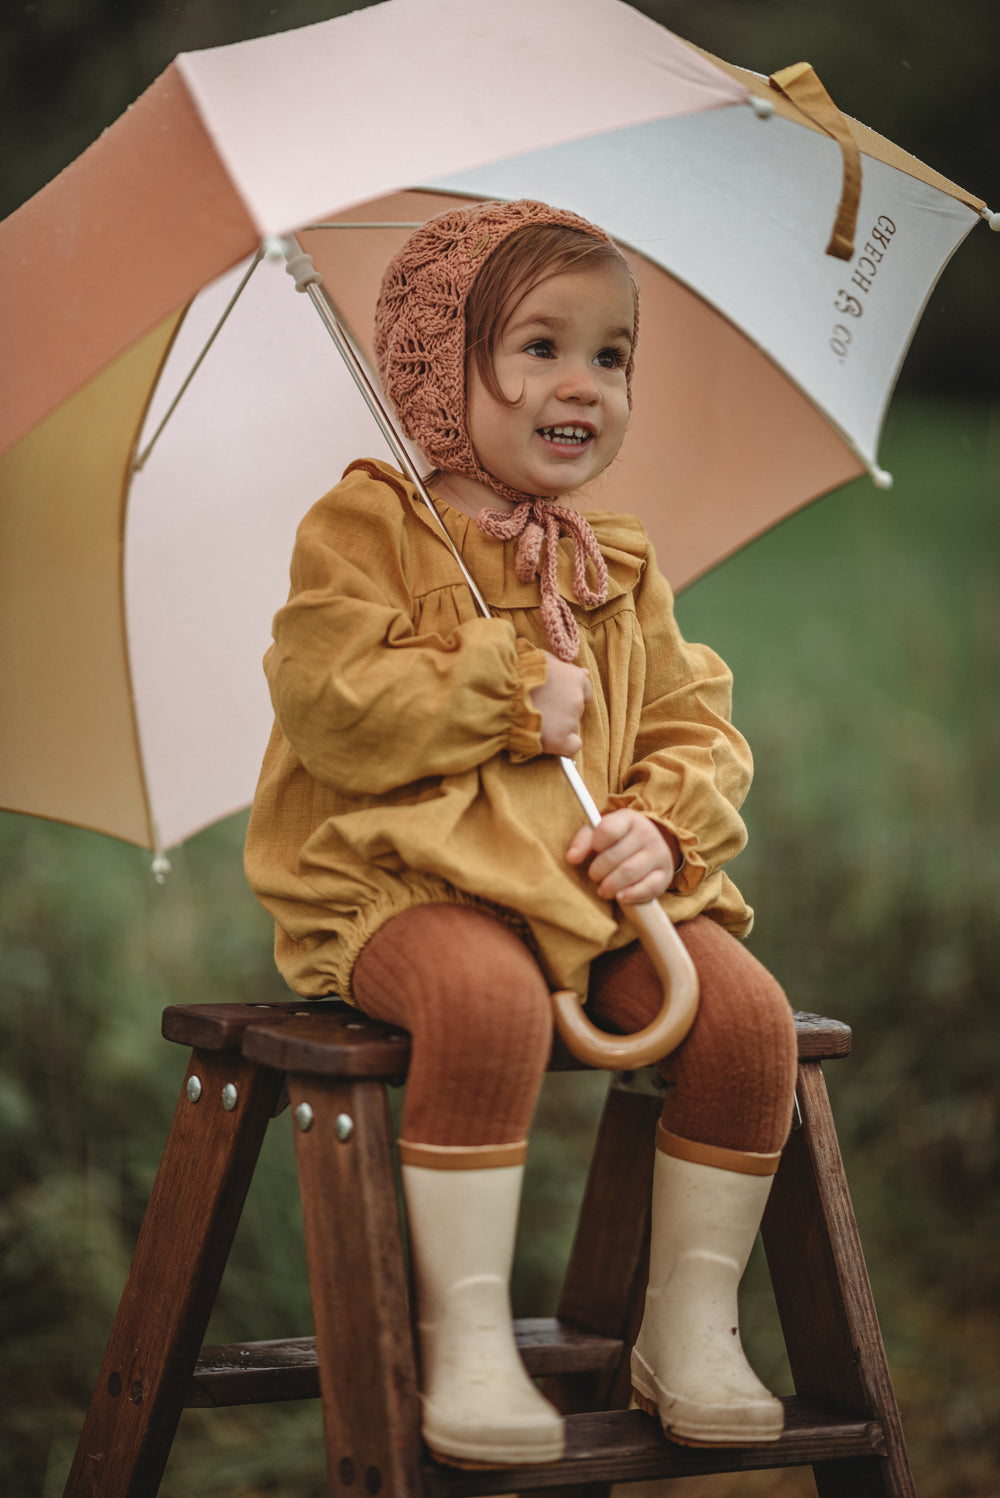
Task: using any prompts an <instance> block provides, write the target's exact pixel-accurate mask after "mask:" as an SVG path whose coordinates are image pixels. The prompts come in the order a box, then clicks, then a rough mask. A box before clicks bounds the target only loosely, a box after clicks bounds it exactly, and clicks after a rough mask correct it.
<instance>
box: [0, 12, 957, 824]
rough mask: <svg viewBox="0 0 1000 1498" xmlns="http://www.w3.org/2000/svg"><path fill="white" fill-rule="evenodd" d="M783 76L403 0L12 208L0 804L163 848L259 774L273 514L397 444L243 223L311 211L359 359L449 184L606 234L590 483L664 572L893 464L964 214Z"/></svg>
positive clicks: (141, 131)
mask: <svg viewBox="0 0 1000 1498" xmlns="http://www.w3.org/2000/svg"><path fill="white" fill-rule="evenodd" d="M428 79H441V80H447V84H446V86H445V84H444V83H442V84H441V85H440V87H439V88H438V89H437V90H433V89H432V90H431V91H430V96H429V91H428V85H427V80H428ZM484 80H488V84H489V87H488V90H487V89H485V88H484ZM805 81H806V85H807V86H808V85H809V84H810V75H808V74H806V75H805ZM784 82H785V84H786V86H787V87H788V88H789V90H790V96H787V97H786V95H785V94H783V93H781V92H779V91H777V90H776V89H775V88H773V87H771V86H770V85H769V84H768V82H767V80H762V79H759V78H757V77H755V76H753V75H748V74H744V73H741V72H740V71H739V70H738V69H734V68H731V67H728V66H725V65H721V64H719V63H717V62H716V61H715V60H713V59H711V58H708V57H706V56H704V55H703V54H701V53H699V52H698V51H696V50H695V49H693V48H691V47H689V46H688V45H687V44H685V43H683V42H682V41H680V40H679V39H678V38H676V37H674V36H673V35H671V33H669V32H667V31H666V30H664V29H663V28H662V27H660V26H657V25H656V24H655V23H653V22H651V21H649V20H647V19H646V18H645V17H643V16H641V15H639V14H638V13H637V12H636V11H634V10H632V9H631V8H630V7H629V6H627V5H624V4H620V3H618V0H545V3H544V4H539V3H538V0H508V3H507V4H505V5H504V6H503V7H489V8H478V7H471V6H469V5H468V4H467V3H464V0H389V3H387V4H384V5H379V6H374V7H372V8H370V9H367V10H364V11H360V12H356V13H353V14H351V15H349V16H346V17H343V18H341V19H337V20H334V21H329V22H325V23H322V24H320V25H318V26H312V27H307V28H304V29H303V30H301V31H296V32H289V33H285V34H282V35H279V36H275V37H270V38H266V39H263V40H260V41H253V42H246V43H241V44H239V45H237V46H231V47H222V48H217V49H212V50H211V51H207V52H202V53H194V54H187V55H185V56H182V57H180V58H178V60H177V61H176V62H175V63H174V64H173V66H172V67H171V68H170V69H168V70H167V72H166V73H165V74H164V75H163V76H162V77H161V78H160V79H159V80H158V81H157V82H156V83H155V84H154V85H153V86H152V88H151V89H149V90H148V91H147V93H146V94H145V95H143V97H142V98H141V99H140V100H139V101H138V102H137V103H136V104H135V105H134V106H133V108H132V109H131V110H130V111H129V112H128V113H127V114H126V115H125V116H124V117H123V118H122V119H121V120H120V121H119V122H117V124H115V125H114V126H112V128H111V129H110V130H109V131H107V132H105V134H104V135H103V136H102V137H101V139H100V140H99V141H98V142H97V143H96V144H95V145H94V146H93V147H91V149H90V150H89V151H88V152H86V153H85V154H84V156H82V157H81V158H80V159H79V161H77V162H76V163H74V164H73V165H72V166H71V167H70V168H68V169H67V171H65V172H64V173H62V174H61V175H60V176H59V177H58V178H57V179H56V180H55V181H54V182H53V183H52V184H50V185H49V187H48V188H46V189H44V190H43V191H42V192H41V193H39V194H38V195H37V196H36V197H35V198H33V199H32V200H31V201H30V202H29V203H27V204H26V205H25V206H24V207H23V208H22V209H21V210H19V211H18V213H16V214H14V215H12V217H11V218H10V219H8V220H7V221H6V223H4V224H3V225H0V263H2V264H3V266H4V275H3V277H0V308H2V310H0V319H2V325H3V328H4V337H5V349H6V358H5V361H4V376H3V378H4V383H5V386H6V387H7V388H6V389H5V392H4V401H3V403H2V404H3V414H2V417H0V422H2V425H0V453H2V456H0V496H2V498H0V569H2V573H0V611H2V612H0V691H2V693H3V699H4V703H5V717H4V721H3V724H2V726H0V804H3V805H4V806H6V807H8V808H10V809H13V810H19V811H26V812H31V813H35V814H40V815H45V816H50V817H54V818H58V819H60V820H65V821H70V822H74V823H78V824H80V825H83V826H88V827H92V828H97V829H99V830H102V831H106V832H109V833H112V834H113V835H115V836H118V837H122V838H125V839H127V840H129V841H132V842H135V843H138V844H141V845H144V846H148V847H150V848H164V847H169V846H170V845H172V844H173V843H175V842H178V841H180V840H182V839H183V838H184V837H186V836H188V835H189V834H190V833H191V832H193V831H194V830H196V829H197V828H198V827H200V826H203V825H206V824H207V823H209V822H211V821H213V820H215V819H216V818H217V817H219V816H222V815H225V814H226V813H228V812H230V811H232V810H235V809H237V808H238V807H240V806H242V805H245V804H246V802H247V801H248V800H249V799H250V796H251V795H252V792H253V787H254V783H255V780H256V775H257V770H258V766H259V760H260V753H261V750H262V747H263V744H264V741H265V739H266V734H267V729H268V724H269V720H270V706H269V703H268V701H267V695H266V690H265V687H264V683H263V677H262V673H261V671H260V657H261V655H262V653H263V650H264V649H265V648H266V645H267V640H268V629H267V626H268V621H269V618H270V615H271V614H272V613H273V611H274V609H275V608H276V607H277V606H278V605H279V604H280V603H281V601H282V600H283V597H284V593H285V588H286V577H287V559H288V556H289V554H290V550H291V545H292V538H293V533H294V527H295V524H296V522H297V520H298V518H299V517H300V515H301V514H302V513H303V512H304V511H305V509H306V508H308V506H309V504H310V503H311V502H312V500H313V499H314V498H316V497H317V496H318V495H319V494H320V493H322V492H323V491H324V490H325V489H327V488H329V487H330V485H331V484H332V483H333V482H334V481H335V480H336V479H337V478H338V477H339V474H340V471H341V469H342V468H343V467H344V466H345V465H346V463H347V462H349V461H351V460H352V459H354V458H356V457H358V456H362V455H365V454H375V455H378V454H379V453H380V451H381V445H380V442H379V441H378V439H377V438H376V437H375V435H374V433H373V429H372V427H371V424H370V422H369V420H368V418H367V415H366V413H365V411H364V409H363V407H362V405H361V403H360V401H359V399H358V397H357V395H356V393H355V392H354V390H353V387H352V386H350V384H349V381H348V378H347V376H346V374H345V373H344V372H343V371H342V370H341V369H340V367H339V366H338V363H337V361H336V359H335V356H334V355H333V352H332V350H331V349H330V346H329V343H328V341H327V340H326V337H325V334H324V333H323V331H322V329H321V328H320V326H319V324H318V322H317V321H316V320H315V318H314V316H313V314H312V313H311V309H310V308H309V306H308V304H307V303H306V301H305V299H298V300H297V299H296V298H294V297H293V296H292V295H291V282H290V281H289V280H288V278H287V277H286V276H285V275H284V274H283V272H282V270H281V268H280V264H278V263H270V262H269V260H268V259H267V258H264V259H262V260H260V259H259V256H258V255H257V251H258V247H259V246H260V245H261V243H262V241H263V242H265V243H269V242H271V241H273V240H274V239H275V238H276V237H278V236H282V235H285V234H287V233H289V232H290V231H296V230H302V231H303V232H302V233H301V236H300V237H301V239H302V242H303V244H304V246H305V247H306V248H307V249H308V250H309V252H310V253H311V254H313V256H314V257H315V259H316V262H317V265H318V266H319V267H320V268H321V269H322V271H323V273H324V276H325V279H326V282H327V285H328V287H329V290H330V293H331V295H332V297H333V300H334V301H335V302H336V303H337V304H338V306H339V307H340V308H341V310H342V312H343V314H344V317H345V319H346V321H347V323H348V325H349V326H350V327H351V328H352V329H353V331H354V334H355V337H356V339H357V340H358V342H359V344H360V345H361V346H362V348H366V347H367V340H368V336H369V329H370V326H371V311H372V308H373V306H374V299H375V293H376V290H377V286H378V281H379V278H380V275H381V270H382V267H383V266H384V264H385V262H386V261H387V260H388V259H389V257H390V256H391V254H392V253H393V251H394V250H395V248H396V247H397V245H398V244H399V243H400V241H401V240H402V238H403V237H405V235H406V234H407V232H408V228H407V227H405V226H406V225H409V224H412V223H414V222H419V221H422V220H423V219H424V218H426V217H428V216H430V214H432V213H434V212H437V211H439V210H440V209H441V208H442V207H444V206H446V205H448V204H453V203H454V202H455V200H456V198H468V199H476V198H482V197H502V198H511V197H522V196H533V197H537V198H541V199H544V200H546V201H549V202H553V203H556V204H558V205H559V206H562V207H567V208H572V209H575V210H576V211H577V212H580V213H582V214H583V215H584V216H586V217H588V218H590V219H592V220H594V221H596V222H598V223H600V224H602V225H603V226H604V227H605V228H607V229H608V230H609V231H610V232H611V233H612V234H614V235H615V236H616V237H617V238H618V239H619V241H620V242H621V243H622V245H623V248H625V250H626V252H627V253H628V254H629V258H630V260H631V262H632V264H633V267H634V269H635V272H636V275H637V279H638V280H639V283H640V287H641V294H642V337H641V343H640V352H639V368H638V375H637V398H636V408H635V413H634V418H633V430H632V431H631V432H630V434H629V437H628V438H627V440H626V444H625V447H624V449H623V453H622V456H621V459H620V460H619V461H618V462H617V463H616V464H615V465H614V466H613V469H612V470H611V471H609V473H608V474H607V475H606V476H605V477H604V478H603V479H602V480H601V481H600V483H599V485H598V487H597V488H596V490H595V492H594V494H593V504H594V505H595V506H597V507H601V508H620V509H626V510H629V511H636V512H638V513H640V514H641V515H642V516H643V518H644V519H645V520H646V522H647V524H648V525H649V528H650V530H651V532H652V534H653V536H654V539H655V540H656V542H657V549H658V552H659V554H660V557H661V561H662V563H663V567H664V571H665V572H666V574H667V575H668V577H670V578H671V580H672V581H673V583H674V585H675V586H680V585H682V584H683V583H684V582H686V581H688V580H690V579H691V578H692V577H694V576H696V575H697V574H698V573H700V572H702V571H704V570H705V569H706V568H707V567H708V566H710V565H712V564H713V563H714V562H715V561H717V560H718V559H719V558H720V557H722V556H724V555H726V554H728V553H729V552H731V551H733V550H734V549H735V548H736V547H738V546H740V545H741V544H743V543H744V542H745V541H746V540H747V539H748V538H749V537H750V536H752V535H755V534H757V533H759V532H760V531H761V530H764V529H766V528H767V527H768V526H770V525H772V524H774V523H775V521H776V520H778V519H779V518H781V517H782V516H783V515H785V514H787V513H789V512H790V511H792V510H793V509H795V508H796V507H798V506H799V505H801V504H803V503H805V502H807V501H808V500H810V499H812V498H814V497H815V496H817V495H818V494H821V493H824V492H826V491H827V490H829V489H831V488H833V487H835V486H837V485H838V484H840V483H843V482H844V481H845V480H847V479H849V478H852V477H854V476H856V475H857V474H859V473H861V472H864V471H865V469H866V468H867V469H869V470H872V471H877V442H878V434H879V430H880V427H881V423H882V419H883V416H884V412H885V408H886V404H887V401H888V398H889V394H890V392H891V389H892V385H893V382H894V379H895V376H896V373H897V370H898V367H899V364H900V362H901V360H902V357H903V354H904V352H905V349H906V347H907V344H908V342H909V339H910V337H911V335H912V331H913V328H914V327H915V325H916V322H917V320H918V318H919V315H920V312H921V310H922V308H923V305H924V303H925V301H926V298H927V296H928V294H929V292H930V290H931V288H932V286H933V284H934V282H935V280H936V278H937V276H938V275H939V273H940V271H941V269H942V268H943V266H944V264H945V263H946V262H947V260H948V258H949V256H950V255H951V254H952V253H953V251H954V249H955V248H956V247H957V245H958V244H959V243H960V242H961V239H962V238H963V237H964V235H965V234H966V233H967V232H968V231H969V229H970V228H971V227H972V225H973V224H974V223H975V222H976V219H977V217H978V216H979V215H980V214H981V213H982V212H983V204H982V203H981V202H980V201H979V200H977V199H975V198H973V197H971V196H970V195H968V194H967V193H964V192H963V191H962V190H961V189H959V188H957V187H955V186H954V185H953V184H951V183H948V182H946V181H945V180H944V179H942V178H940V177H938V176H937V175H936V174H934V173H933V172H931V171H929V170H928V169H927V168H925V167H923V166H922V165H921V164H920V163H918V162H915V161H914V160H913V159H912V158H909V157H907V156H905V154H904V153H902V152H901V151H899V150H897V149H896V148H895V147H893V146H891V145H890V144H889V143H887V142H885V141H884V140H882V139H881V138H880V137H878V136H875V135H874V134H873V133H872V132H870V131H868V130H866V129H865V128H864V127H862V126H859V125H857V124H856V123H854V122H850V121H848V122H845V121H843V120H842V119H841V117H840V116H838V115H837V114H836V111H835V110H833V111H832V113H831V112H830V111H825V106H823V105H822V100H820V107H819V108H818V110H817V109H816V108H815V107H814V103H812V102H810V97H809V96H808V94H809V89H808V87H807V97H805V98H803V96H802V94H801V92H800V80H799V79H798V78H785V79H784ZM812 92H813V93H815V90H813V91H812ZM821 92H822V91H821V90H820V93H821ZM795 97H798V98H799V99H800V104H796V103H795V102H793V100H794V99H795ZM800 105H801V106H802V107H800ZM804 110H807V111H808V112H804ZM824 111H825V112H824ZM768 115H770V117H767V116H768ZM859 164H860V193H859V194H858V193H857V192H855V193H854V194H853V196H852V193H851V186H852V183H853V186H854V188H855V189H856V188H857V186H858V177H859V173H858V170H857V169H858V166H859ZM835 220H836V221H837V225H838V228H837V234H838V235H839V244H838V245H837V249H838V252H839V255H840V256H841V257H842V258H834V257H832V256H831V255H828V254H826V253H825V251H826V248H827V244H828V241H829V240H830V238H831V230H832V229H833V226H834V222H835ZM855 220H856V233H855V235H854V245H853V248H852V247H851V244H850V240H851V237H852V236H851V232H850V230H851V224H852V222H854V221H855ZM317 223H323V224H330V225H334V226H335V227H330V228H313V229H309V228H308V226H309V225H311V224H317ZM372 224H376V225H380V226H382V227H376V228H372V227H366V226H368V225H372ZM845 224H846V233H845ZM350 225H354V226H355V227H349V226H350ZM393 225H395V226H397V227H392V226H393ZM400 225H402V226H404V227H398V226H400ZM248 256H254V260H253V262H251V263H252V265H254V266H255V267H256V268H255V269H253V273H252V275H251V276H250V279H249V281H247V283H246V286H245V289H244V290H243V291H242V293H241V295H240V297H239V301H238V304H237V306H236V308H235V310H234V311H233V313H232V314H231V315H230V316H229V317H228V320H227V321H226V323H225V326H224V327H223V329H222V331H221V333H220V334H219V336H218V338H217V339H216V340H215V342H214V343H212V345H211V348H210V349H209V351H208V354H207V356H206V357H205V359H204V362H203V363H201V364H200V367H198V369H197V373H196V375H195V377H194V379H193V381H192V382H191V384H190V388H189V389H187V390H186V393H185V394H184V396H183V398H182V400H181V401H180V403H179V404H178V405H177V407H176V409H175V410H173V411H172V414H170V416H169V420H168V421H167V423H166V426H165V427H164V429H163V432H162V435H159V436H158V437H156V440H155V443H154V445H153V446H152V449H151V451H150V452H149V456H148V457H145V456H144V454H145V451H146V449H147V447H148V445H149V442H150V439H151V438H153V437H154V436H155V434H156V433H157V431H158V428H159V426H160V422H161V420H162V418H163V417H164V415H165V414H166V413H167V412H168V411H170V409H171V403H172V401H173V398H174V396H175V394H176V393H177V391H178V389H179V388H181V387H182V386H183V384H184V380H185V378H186V375H187V373H188V372H189V371H190V369H191V367H192V364H193V363H194V362H195V361H196V360H197V359H198V358H199V356H200V354H201V352H202V351H203V349H204V347H205V344H206V341H207V340H208V339H209V338H210V337H211V334H212V331H213V329H214V328H215V326H216V324H217V322H218V319H219V317H220V316H221V315H222V313H223V312H224V310H225V308H226V307H227V306H228V304H229V302H230V300H231V298H232V296H233V294H234V292H235V290H236V289H237V288H238V287H239V286H240V285H241V284H242V283H243V281H244V279H245V276H246V261H247V257H248ZM843 257H846V258H843ZM258 260H259V263H258ZM137 453H138V454H141V455H143V456H142V457H141V458H140V464H139V468H138V471H133V469H134V466H135V465H134V459H135V455H136V454H137Z"/></svg>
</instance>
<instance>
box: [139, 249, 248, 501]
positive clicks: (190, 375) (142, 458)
mask: <svg viewBox="0 0 1000 1498" xmlns="http://www.w3.org/2000/svg"><path fill="white" fill-rule="evenodd" d="M263 258H264V251H263V250H262V249H258V250H257V251H256V253H255V254H254V257H253V259H252V260H251V261H250V264H249V266H248V267H247V270H246V274H245V275H244V276H243V279H242V280H241V281H240V284H239V285H238V286H237V288H236V290H235V291H234V292H233V294H232V296H231V297H230V298H229V301H228V303H227V304H226V308H225V310H224V312H223V313H222V316H221V317H220V318H219V320H218V322H217V323H216V324H215V327H214V328H213V329H212V331H211V333H209V335H208V338H207V339H206V340H205V342H204V344H203V345H202V348H201V352H200V353H199V354H198V357H197V359H195V361H194V363H193V364H192V366H191V368H190V369H189V370H188V372H187V374H186V375H185V377H184V380H183V382H182V384H181V386H180V389H179V390H178V391H177V394H176V395H175V396H174V398H173V400H172V401H171V402H170V405H169V406H168V407H167V409H166V411H165V412H164V414H163V418H162V420H161V421H160V424H159V426H158V427H157V428H156V431H155V432H154V433H153V435H152V437H150V439H149V441H148V442H147V443H146V446H145V447H144V448H143V450H142V452H141V453H140V454H139V456H138V457H137V458H136V459H135V460H134V462H133V464H132V472H133V473H139V472H141V470H142V469H143V467H144V466H145V464H146V460H147V459H148V457H149V455H150V453H151V452H152V451H153V448H154V447H155V446H156V444H157V442H159V440H160V437H161V436H162V434H163V430H164V428H165V427H166V425H167V423H168V421H169V420H170V418H171V416H173V414H174V412H175V411H176V410H177V407H178V406H179V405H180V403H181V401H182V399H183V398H184V395H185V394H186V393H187V388H188V386H189V385H190V384H191V381H192V380H193V379H194V377H195V375H196V374H197V373H198V371H199V369H200V368H201V366H202V364H203V363H204V361H205V357H206V355H207V354H208V351H209V349H210V348H211V347H212V344H213V343H214V342H215V340H216V338H218V336H219V334H220V333H221V332H222V329H223V327H224V326H225V324H226V321H227V320H228V318H229V314H230V313H231V312H232V310H233V308H234V307H235V306H236V303H237V302H238V301H239V299H240V297H241V296H242V295H243V292H244V291H245V290H246V286H247V282H248V281H249V280H250V277H251V276H252V275H253V273H254V271H255V270H256V269H257V267H258V265H259V264H260V262H261V261H262V260H263Z"/></svg>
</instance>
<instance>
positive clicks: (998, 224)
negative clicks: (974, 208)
mask: <svg viewBox="0 0 1000 1498" xmlns="http://www.w3.org/2000/svg"><path fill="white" fill-rule="evenodd" d="M982 215H983V218H984V219H985V220H986V222H987V223H988V224H989V226H990V228H991V229H992V230H993V232H994V234H1000V213H991V212H990V210H989V209H988V208H984V209H983V210H982Z"/></svg>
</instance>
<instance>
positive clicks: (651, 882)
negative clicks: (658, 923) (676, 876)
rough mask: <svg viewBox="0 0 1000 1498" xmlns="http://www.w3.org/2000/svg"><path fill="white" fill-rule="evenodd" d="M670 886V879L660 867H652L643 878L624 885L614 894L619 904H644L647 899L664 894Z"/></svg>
mask: <svg viewBox="0 0 1000 1498" xmlns="http://www.w3.org/2000/svg"><path fill="white" fill-rule="evenodd" d="M669 887H670V881H669V879H668V878H667V875H666V874H665V873H664V872H663V870H662V869H653V870H652V871H651V872H650V873H649V874H647V875H646V877H645V878H644V879H640V880H639V881H638V882H637V883H636V884H629V885H626V887H625V889H621V890H619V891H618V893H617V894H616V895H615V897H614V898H615V899H616V900H617V901H618V904H619V905H645V904H646V903H647V902H648V901H649V900H657V899H659V897H660V895H665V894H666V892H667V890H668V888H669Z"/></svg>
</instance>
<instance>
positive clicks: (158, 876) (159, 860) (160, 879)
mask: <svg viewBox="0 0 1000 1498" xmlns="http://www.w3.org/2000/svg"><path fill="white" fill-rule="evenodd" d="M149 868H150V872H151V873H152V875H153V878H154V879H155V880H156V882H157V884H166V882H167V875H168V874H169V873H170V859H169V858H168V857H167V855H166V854H165V853H157V855H156V857H155V858H154V859H153V862H152V863H151V864H150V866H149Z"/></svg>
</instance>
